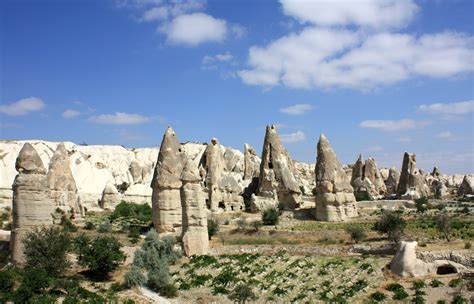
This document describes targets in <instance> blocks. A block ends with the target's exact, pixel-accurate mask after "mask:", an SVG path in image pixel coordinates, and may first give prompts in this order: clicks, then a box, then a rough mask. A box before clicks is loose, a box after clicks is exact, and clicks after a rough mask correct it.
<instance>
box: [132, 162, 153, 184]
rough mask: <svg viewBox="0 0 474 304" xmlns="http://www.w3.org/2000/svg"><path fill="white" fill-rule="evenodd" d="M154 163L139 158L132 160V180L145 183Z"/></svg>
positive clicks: (135, 182)
mask: <svg viewBox="0 0 474 304" xmlns="http://www.w3.org/2000/svg"><path fill="white" fill-rule="evenodd" d="M152 166H153V164H152V163H151V162H146V163H145V162H143V161H139V160H137V159H134V160H132V162H131V163H130V167H129V169H128V170H129V171H130V175H131V176H132V180H133V183H134V184H139V183H143V182H144V181H146V179H147V177H148V175H149V174H150V171H151V169H152Z"/></svg>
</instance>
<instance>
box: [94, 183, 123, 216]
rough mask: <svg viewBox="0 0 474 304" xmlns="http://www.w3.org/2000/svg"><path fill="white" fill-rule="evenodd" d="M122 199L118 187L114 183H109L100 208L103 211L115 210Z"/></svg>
mask: <svg viewBox="0 0 474 304" xmlns="http://www.w3.org/2000/svg"><path fill="white" fill-rule="evenodd" d="M122 199H123V197H122V196H121V195H120V193H119V192H118V190H117V187H115V185H114V184H113V183H111V182H108V183H107V185H105V188H104V191H103V192H102V198H101V199H100V203H99V206H100V207H101V208H102V209H108V210H114V209H115V207H116V206H117V205H118V204H120V202H121V201H122Z"/></svg>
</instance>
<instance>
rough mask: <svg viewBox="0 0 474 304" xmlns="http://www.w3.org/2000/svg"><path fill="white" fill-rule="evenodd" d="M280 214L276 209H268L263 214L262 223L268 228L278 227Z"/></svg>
mask: <svg viewBox="0 0 474 304" xmlns="http://www.w3.org/2000/svg"><path fill="white" fill-rule="evenodd" d="M279 217H280V214H279V213H278V210H277V209H276V208H268V209H266V210H265V211H263V213H262V223H263V224H264V225H266V226H272V225H277V224H278V220H279Z"/></svg>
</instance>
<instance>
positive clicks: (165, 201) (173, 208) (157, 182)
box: [151, 127, 185, 233]
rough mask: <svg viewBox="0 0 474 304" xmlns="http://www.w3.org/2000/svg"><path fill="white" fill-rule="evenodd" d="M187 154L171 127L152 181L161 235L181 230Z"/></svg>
mask: <svg viewBox="0 0 474 304" xmlns="http://www.w3.org/2000/svg"><path fill="white" fill-rule="evenodd" d="M184 159H185V158H184V153H183V152H182V150H181V145H180V143H179V141H178V138H177V137H176V133H175V132H174V130H173V129H172V128H171V127H168V129H167V130H166V132H165V134H164V136H163V140H162V142H161V146H160V152H159V153H158V160H157V162H156V167H155V172H154V175H153V179H152V182H151V187H152V189H153V193H152V208H153V224H154V225H155V229H157V230H158V232H160V233H167V232H180V231H181V222H182V214H181V195H180V188H181V184H182V183H181V180H180V178H181V173H182V170H183V162H184Z"/></svg>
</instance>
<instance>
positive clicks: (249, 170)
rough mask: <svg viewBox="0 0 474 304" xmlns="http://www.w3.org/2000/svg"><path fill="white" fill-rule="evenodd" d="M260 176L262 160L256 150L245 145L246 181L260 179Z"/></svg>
mask: <svg viewBox="0 0 474 304" xmlns="http://www.w3.org/2000/svg"><path fill="white" fill-rule="evenodd" d="M259 174H260V159H259V158H258V156H257V153H256V152H255V149H254V148H253V147H252V146H251V145H249V144H245V145H244V180H247V179H252V178H255V177H258V176H259Z"/></svg>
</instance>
